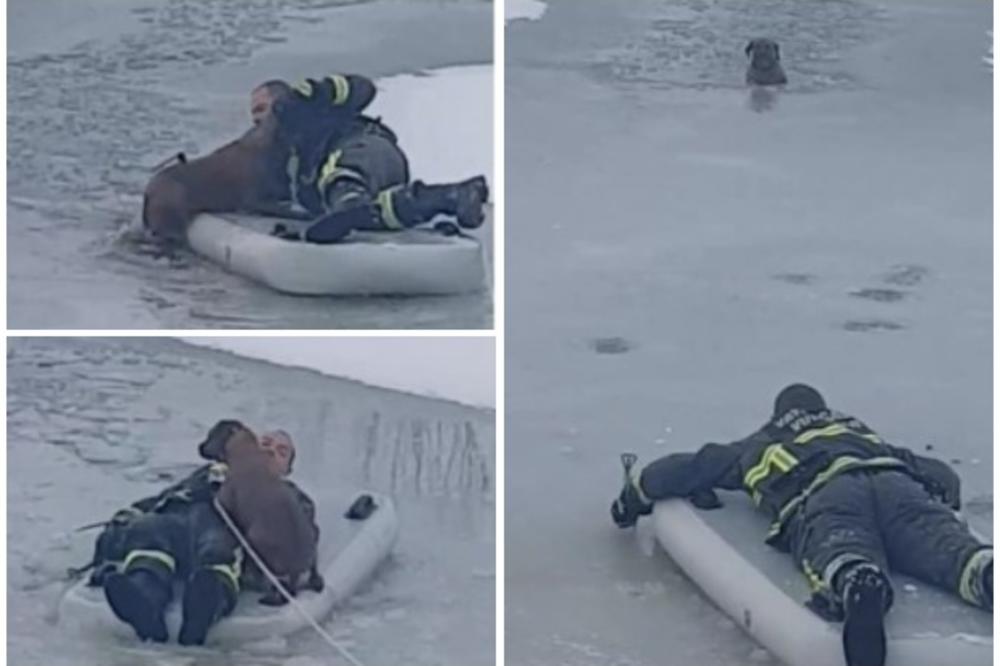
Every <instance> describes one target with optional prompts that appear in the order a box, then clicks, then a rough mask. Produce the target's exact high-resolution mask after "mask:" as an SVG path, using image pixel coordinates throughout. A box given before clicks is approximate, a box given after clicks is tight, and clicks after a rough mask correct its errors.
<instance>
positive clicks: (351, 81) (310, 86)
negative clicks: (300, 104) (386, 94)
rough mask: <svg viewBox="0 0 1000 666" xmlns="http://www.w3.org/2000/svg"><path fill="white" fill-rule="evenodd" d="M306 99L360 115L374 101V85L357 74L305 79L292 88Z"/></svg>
mask: <svg viewBox="0 0 1000 666" xmlns="http://www.w3.org/2000/svg"><path fill="white" fill-rule="evenodd" d="M294 87H295V89H296V90H297V91H298V92H299V94H301V95H302V96H303V97H305V98H306V99H310V100H319V101H324V102H326V103H328V104H329V105H330V107H331V108H333V109H335V110H338V111H348V112H349V113H352V114H355V113H361V112H362V111H364V110H365V109H366V108H367V107H368V105H369V104H371V102H372V100H373V99H375V92H376V88H375V83H374V82H373V81H372V80H371V79H369V78H367V77H364V76H360V75H358V74H331V75H330V76H326V77H324V78H322V79H320V80H318V81H317V80H316V79H306V80H305V81H303V82H302V83H299V84H297V85H295V86H294Z"/></svg>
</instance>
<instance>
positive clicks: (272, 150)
mask: <svg viewBox="0 0 1000 666" xmlns="http://www.w3.org/2000/svg"><path fill="white" fill-rule="evenodd" d="M287 159H288V147H287V143H286V142H285V141H284V140H283V139H282V136H281V133H280V132H279V131H278V127H277V122H276V121H275V120H273V119H268V120H266V121H265V122H262V123H260V124H259V125H257V126H256V127H254V128H253V129H251V130H250V131H248V132H247V133H246V134H244V135H243V136H242V137H240V138H239V139H237V140H236V141H232V142H230V143H228V144H226V145H224V146H222V147H221V148H219V149H218V150H216V151H214V152H212V153H210V154H209V155H206V156H205V157H201V158H198V159H194V160H190V161H188V160H178V162H177V163H176V164H173V165H171V166H168V167H167V168H165V169H162V170H160V171H158V172H157V173H156V174H155V175H154V176H153V178H152V179H151V180H150V181H149V184H148V185H147V186H146V192H145V195H144V197H143V203H142V222H143V226H144V227H145V228H146V229H147V230H148V231H149V232H150V233H151V234H152V235H153V236H154V237H155V238H157V239H158V240H162V241H166V242H170V243H179V242H182V241H183V239H184V234H185V232H186V231H187V228H188V225H189V224H190V223H191V221H192V220H193V219H194V218H195V216H197V215H198V214H199V213H224V212H233V211H238V210H245V211H261V210H266V209H267V208H268V207H269V206H271V205H272V202H273V201H275V200H277V199H279V198H281V197H282V195H283V192H284V189H286V188H287V185H286V182H285V179H284V176H285V174H284V166H285V163H286V161H287Z"/></svg>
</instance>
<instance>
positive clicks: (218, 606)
mask: <svg viewBox="0 0 1000 666" xmlns="http://www.w3.org/2000/svg"><path fill="white" fill-rule="evenodd" d="M235 605H236V592H235V591H234V590H233V588H232V587H231V586H230V585H229V584H228V583H227V582H226V580H225V579H224V577H223V574H221V573H219V572H217V571H213V570H212V569H199V570H198V571H196V572H195V573H194V575H193V576H191V578H190V579H189V580H188V582H187V585H185V586H184V621H183V623H182V624H181V632H180V634H179V635H178V637H177V642H178V643H180V644H181V645H204V643H205V638H206V636H208V630H209V629H210V628H211V627H212V625H213V624H215V623H216V622H218V621H219V619H221V618H222V617H223V616H225V615H227V614H228V613H229V612H230V611H232V609H233V607H234V606H235Z"/></svg>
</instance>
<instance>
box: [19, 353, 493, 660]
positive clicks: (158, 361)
mask: <svg viewBox="0 0 1000 666" xmlns="http://www.w3.org/2000/svg"><path fill="white" fill-rule="evenodd" d="M331 344H335V343H331ZM7 363H8V371H7V373H8V374H7V377H8V389H7V399H8V402H7V413H8V419H9V422H8V426H7V442H8V444H7V470H8V483H7V544H8V549H7V620H8V621H7V663H9V664H11V665H12V666H29V665H32V664H46V666H130V665H132V664H135V663H137V662H141V663H144V664H158V665H160V666H318V665H319V664H330V663H333V664H340V663H346V662H344V661H343V660H341V659H339V657H336V656H335V655H334V656H332V657H331V651H330V647H329V646H328V645H326V644H325V643H323V642H322V641H321V640H320V639H319V638H318V637H317V636H316V635H315V634H314V633H312V632H309V631H305V632H301V633H299V634H296V635H293V636H291V637H289V638H288V639H287V640H285V641H277V642H274V641H272V642H270V643H266V644H265V645H263V646H260V647H255V648H253V650H252V651H251V648H248V647H247V648H244V647H241V648H238V649H234V650H220V649H212V648H188V649H181V648H178V647H177V646H176V645H167V646H157V647H141V646H139V645H138V644H137V643H136V642H135V641H126V640H117V639H113V638H111V637H108V636H97V635H95V636H89V637H83V639H82V640H81V638H80V637H78V636H75V635H72V634H66V633H61V632H60V628H59V624H58V622H57V619H58V618H57V613H56V602H57V600H58V598H59V596H60V593H61V591H62V589H63V588H64V582H63V576H64V573H65V571H66V568H67V567H69V566H76V565H79V564H81V563H83V562H86V561H87V560H88V559H89V558H90V556H91V555H92V553H93V550H92V548H93V539H94V537H95V533H94V532H87V533H84V534H79V535H75V534H71V531H72V530H73V529H74V528H76V527H78V526H81V525H84V524H88V523H91V522H94V521H97V520H105V519H107V517H108V516H110V515H111V514H112V513H113V512H114V511H115V510H116V509H117V508H119V507H120V506H124V505H125V504H127V503H129V502H131V501H134V500H136V499H139V498H141V497H146V496H148V495H151V494H153V493H154V492H157V491H158V490H159V489H161V488H163V487H164V486H166V485H167V484H169V483H171V482H172V481H173V480H176V479H179V478H180V477H181V476H182V475H184V474H186V473H187V472H189V471H190V470H192V469H193V468H194V466H195V465H196V464H197V463H198V462H199V460H198V458H197V454H196V452H195V446H196V445H197V443H198V442H199V441H201V439H202V438H203V436H204V433H205V432H207V429H208V428H209V427H210V426H211V425H212V424H213V423H214V422H215V421H217V420H218V419H220V418H226V417H236V418H239V419H241V420H244V421H246V422H247V423H248V424H249V425H250V426H251V427H252V428H254V429H256V430H258V431H260V430H263V429H268V428H275V427H283V428H285V429H287V430H288V431H289V432H290V433H291V434H292V436H293V437H294V438H295V440H296V442H297V444H298V454H297V457H296V462H295V469H294V470H293V476H292V478H293V479H294V480H295V481H296V482H297V483H298V484H299V485H300V486H301V487H302V488H303V489H305V490H306V491H307V492H309V493H311V494H313V495H314V496H319V495H321V494H323V493H324V491H327V490H330V489H331V488H332V489H344V490H357V489H360V488H373V489H375V490H378V491H382V492H386V493H390V494H392V495H393V496H394V498H395V501H396V505H397V508H398V511H399V516H400V537H399V541H398V543H397V545H396V548H395V550H394V552H393V555H392V557H391V558H390V560H389V561H388V562H387V564H386V565H385V566H383V567H382V568H381V570H380V572H379V573H378V575H377V576H376V577H375V579H374V580H372V581H371V583H370V584H368V585H366V586H364V587H363V588H362V589H361V590H360V592H359V593H358V594H357V595H356V596H354V597H352V598H351V599H350V600H349V601H348V603H347V604H346V605H345V606H344V607H342V608H339V609H337V610H336V611H335V612H334V614H333V616H332V617H330V618H329V619H328V620H327V621H326V622H325V623H324V626H325V628H326V629H327V631H328V632H330V633H331V634H332V635H333V636H334V637H335V638H336V639H337V640H339V641H340V642H342V643H344V644H346V645H347V646H348V647H349V648H350V650H351V651H352V652H353V653H354V654H355V655H356V656H357V657H358V658H359V659H360V660H361V662H362V663H364V664H366V665H368V666H378V665H380V664H399V663H407V664H415V665H416V666H450V665H451V664H469V665H470V666H487V665H492V664H493V662H494V640H493V635H494V628H495V627H494V623H495V605H494V604H495V594H494V588H495V572H494V553H495V548H496V540H495V536H494V534H495V529H494V510H495V503H494V499H493V498H494V487H493V479H494V429H493V418H494V415H493V412H492V410H487V409H481V408H472V407H466V406H464V405H460V404H458V403H454V402H445V401H441V400H435V399H430V398H425V397H420V396H414V395H410V394H405V393H399V392H395V391H390V390H386V389H379V388H373V387H370V386H365V385H363V384H360V383H357V382H354V381H348V380H342V379H336V378H332V377H327V376H324V375H320V374H318V373H316V372H312V371H309V370H302V369H292V368H287V367H282V366H276V365H271V364H269V363H266V362H262V361H256V360H249V359H245V358H241V357H237V356H233V355H231V354H228V353H225V352H220V351H214V350H207V349H203V348H200V347H193V346H189V345H187V344H184V343H180V342H176V341H172V340H162V339H150V338H146V339H115V340H108V339H104V340H94V339H89V340H83V339H66V338H63V339H24V338H22V339H14V340H11V341H10V343H9V347H8V359H7ZM319 522H320V527H321V529H322V525H323V516H322V515H320V516H319ZM137 655H138V656H137Z"/></svg>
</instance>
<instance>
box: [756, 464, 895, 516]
mask: <svg viewBox="0 0 1000 666" xmlns="http://www.w3.org/2000/svg"><path fill="white" fill-rule="evenodd" d="M903 466H904V464H903V462H902V461H900V460H898V459H896V458H884V457H883V458H867V459H866V458H856V457H854V456H840V457H839V458H836V459H834V461H833V462H832V463H830V464H829V465H827V466H826V469H824V470H823V471H821V472H820V473H819V474H817V475H816V476H815V477H814V478H813V480H812V482H811V483H810V484H809V485H808V486H806V488H805V490H803V491H802V492H800V493H799V494H798V495H796V496H795V497H793V498H792V499H790V500H789V501H788V502H787V503H786V504H785V506H783V507H782V508H781V511H779V512H778V518H777V520H775V521H774V523H773V524H772V525H771V530H770V531H769V532H768V534H769V535H773V534H777V533H778V532H780V531H781V525H782V524H783V523H784V522H785V519H787V518H788V516H789V515H790V514H791V512H792V511H793V510H794V509H795V508H796V507H798V506H799V505H800V504H801V503H802V502H803V501H804V500H805V499H806V498H807V497H809V495H811V494H812V493H814V492H816V491H817V490H819V489H820V487H821V486H822V485H823V484H825V483H826V482H827V481H829V480H830V479H832V478H833V477H834V476H836V475H838V474H841V473H843V472H845V471H848V470H852V469H864V468H868V467H883V468H888V467H903Z"/></svg>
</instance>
